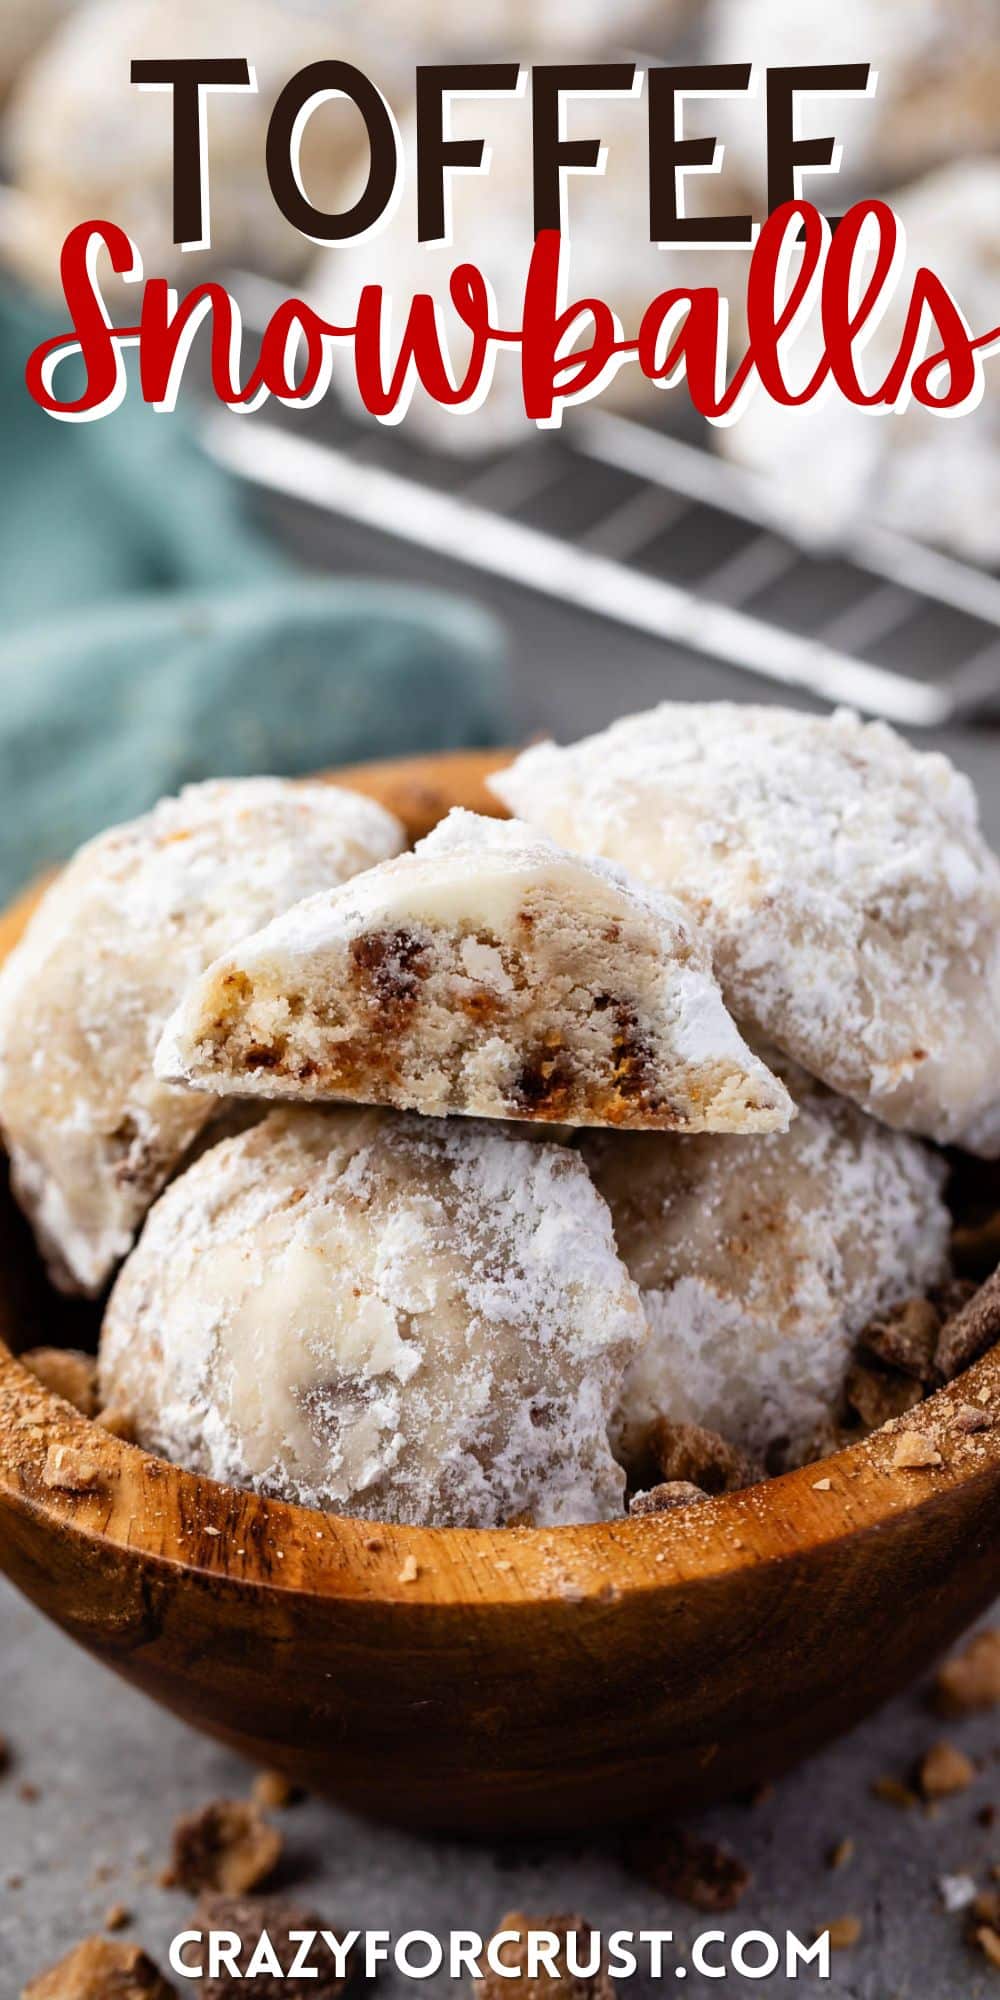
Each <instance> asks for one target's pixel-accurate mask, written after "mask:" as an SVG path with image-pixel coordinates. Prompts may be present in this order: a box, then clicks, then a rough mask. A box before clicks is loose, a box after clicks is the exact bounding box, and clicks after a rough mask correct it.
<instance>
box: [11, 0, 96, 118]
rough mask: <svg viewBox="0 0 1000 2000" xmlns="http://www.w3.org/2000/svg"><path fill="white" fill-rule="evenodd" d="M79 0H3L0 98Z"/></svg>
mask: <svg viewBox="0 0 1000 2000" xmlns="http://www.w3.org/2000/svg"><path fill="white" fill-rule="evenodd" d="M75 4H77V0H4V6H3V22H2V26H0V97H4V96H5V95H6V93H7V91H8V90H9V89H10V87H11V85H12V84H13V83H15V82H16V80H17V78H18V76H19V75H20V73H21V71H22V69H23V68H24V65H25V63H26V62H29V61H30V59H31V57H32V56H33V55H34V54H35V52H36V50H37V49H39V48H40V47H41V45H42V43H43V42H44V40H45V37H46V36H47V35H50V34H51V33H52V32H53V29H54V28H56V27H57V26H58V25H59V23H60V22H61V21H62V20H63V18H64V17H65V15H66V14H68V12H69V10H70V8H71V7H72V6H74V5H75Z"/></svg>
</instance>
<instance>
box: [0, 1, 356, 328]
mask: <svg viewBox="0 0 1000 2000" xmlns="http://www.w3.org/2000/svg"><path fill="white" fill-rule="evenodd" d="M20 5H21V0H17V6H18V9H19V8H20ZM165 54H169V55H170V56H171V57H174V58H176V57H185V58H194V57H205V58H212V57H218V56H227V55H228V56H245V57H246V59H247V61H248V62H249V63H250V64H251V65H252V67H253V69H254V71H255V73H256V79H257V90H256V92H249V91H243V90H240V91H232V92H230V91H212V92H211V93H210V95H209V97H208V100H207V132H208V143H209V167H210V179H209V189H210V193H209V208H210V223H211V239H212V241H211V249H210V250H206V251H204V252H200V253H190V252H188V253H183V254H182V252H181V251H180V249H179V248H178V246H177V245H176V244H175V243H174V242H173V105H172V100H171V94H170V92H169V91H166V90H164V91H154V92H149V91H145V90H139V89H138V88H136V87H135V86H133V84H132V83H131V81H130V75H131V64H132V61H133V60H134V59H136V58H143V57H145V58H152V57H162V56H164V55H165ZM333 56H338V57H340V58H342V59H345V60H348V61H354V62H356V63H358V64H359V66H360V67H361V68H366V56H365V51H364V49H363V48H361V47H359V46H358V45H357V43H356V42H355V41H354V39H353V36H352V35H351V32H350V29H349V28H348V29H347V30H345V28H344V26H343V24H342V22H340V21H339V20H338V22H337V23H336V25H335V27H331V23H330V21H329V19H328V18H326V17H325V16H324V15H323V14H322V13H321V12H320V10H319V9H318V8H315V7H313V6H310V5H308V4H306V0H280V4H279V0H242V5H241V6H240V8H239V10H238V13H237V12H234V9H233V7H232V5H231V4H230V0H93V4H88V5H85V6H78V7H77V8H76V9H75V10H74V11H73V12H71V13H70V14H69V15H68V16H67V18H66V20H65V21H64V22H63V24H62V25H61V27H60V28H59V29H58V30H57V31H56V32H55V33H53V34H52V36H51V37H50V39H49V40H48V41H47V42H46V44H45V47H44V49H43V50H42V51H41V53H40V54H39V55H38V56H37V58H36V60H35V61H34V62H33V63H32V64H31V65H30V66H29V67H28V68H27V69H26V70H25V72H24V74H23V76H22V78H21V80H20V83H19V85H18V87H17V89H16V90H15V92H14V93H13V95H12V98H11V101H10V105H9V108H8V116H7V121H6V140H5V150H6V155H7V162H8V170H9V174H10V178H11V181H12V184H13V188H14V191H15V194H16V196H17V214H16V224H17V226H16V230H10V231H7V232H6V233H7V237H8V241H7V244H6V249H7V254H8V257H9V258H12V259H13V261H14V262H15V264H16V267H17V270H18V273H19V275H20V276H21V277H22V278H24V279H26V280H27V281H28V282H30V283H32V284H34V285H36V286H39V287H41V288H42V289H44V290H53V289H55V288H56V287H57V285H58V276H59V252H60V249H61V247H62V243H63V240H64V238H65V237H66V235H67V233H68V232H69V230H70V229H72V228H73V227H74V226H75V225H76V224H77V223H79V222H81V221H83V220H96V219H102V220H104V219H107V220H109V221H112V222H116V223H118V224H119V225H120V226H121V227H122V228H123V229H126V230H127V231H128V233H129V235H130V236H131V237H132V238H133V239H134V241H135V242H137V243H138V246H139V249H140V251H141V253H142V257H143V263H144V267H145V272H146V275H147V276H158V277H168V278H178V277H180V276H183V277H184V279H185V282H186V284H187V285H190V284H194V283H196V282H197V281H198V280H199V279H200V278H203V277H204V276H205V275H206V273H207V272H208V271H209V270H213V269H216V268H218V267H220V266H222V265H225V264H227V263H246V264H248V265H249V266H250V268H251V269H254V270H260V271H265V272H267V273H273V274H274V275H276V276H288V275H293V274H294V273H295V272H296V271H297V270H298V269H300V268H301V267H302V265H303V264H304V263H305V262H306V261H307V259H308V257H309V256H310V254H311V245H310V244H309V242H308V241H307V239H306V238H305V237H303V236H301V235H300V234H299V233H298V231H297V230H295V229H294V228H292V226H291V224H289V223H288V222H286V221H285V219H284V217H283V216H282V215H281V213H280V211H279V209H278V207H277V206H276V204H275V201H274V198H273V196H272V194H271V190H270V187H269V185H268V180H267V172H266V165H265V142H266V136H267V128H268V124H269V121H270V117H271V113H272V111H273V108H274V105H275V102H276V100H277V98H278V97H279V95H280V93H281V91H282V90H283V88H284V86H285V84H286V83H287V82H288V80H289V78H290V77H292V76H293V75H294V74H295V72H296V71H297V70H299V69H302V68H303V67H304V66H305V65H306V64H307V63H312V62H318V61H321V60H324V59H328V58H330V57H333ZM368 67H374V65H368ZM379 80H380V81H381V80H382V79H381V78H380V79H379ZM386 87H387V85H386V84H385V83H383V88H386ZM367 171H368V157H367V144H366V134H365V127H364V123H363V120H362V118H361V115H360V112H359V111H358V110H357V108H356V106H355V105H353V104H352V103H350V102H348V101H346V100H339V101H336V102H332V103H328V104H324V105H322V106H320V108H319V109H318V110H317V112H316V113H315V115H314V116H313V117H312V118H311V119H310V121H309V124H308V128H307V130H306V133H305V136H304V139H303V144H302V175H303V180H304V183H305V185H306V187H307V188H308V190H309V194H310V198H311V199H312V201H313V202H314V203H315V204H316V206H317V207H320V208H323V207H327V206H329V205H331V203H332V201H333V198H334V195H335V194H336V196H337V198H339V199H341V200H343V201H344V203H345V205H348V204H350V203H352V202H353V201H354V200H356V199H357V196H358V195H359V194H360V193H361V192H362V189H363V188H364V185H365V180H366V178H367Z"/></svg>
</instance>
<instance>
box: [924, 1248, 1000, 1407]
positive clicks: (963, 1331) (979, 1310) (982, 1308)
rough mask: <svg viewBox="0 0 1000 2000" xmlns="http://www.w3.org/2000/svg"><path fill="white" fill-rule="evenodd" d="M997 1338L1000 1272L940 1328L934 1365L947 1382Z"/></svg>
mask: <svg viewBox="0 0 1000 2000" xmlns="http://www.w3.org/2000/svg"><path fill="white" fill-rule="evenodd" d="M998 1340H1000V1271H994V1273H993V1276H992V1277H991V1278H987V1280H986V1283H985V1284H984V1285H980V1287H979V1290H978V1291H977V1292H975V1293H974V1294H973V1296H972V1298H971V1299H970V1300H969V1301H968V1304H967V1305H964V1306H962V1307H961V1308H960V1310H959V1311H958V1312H957V1313H954V1314H953V1315H952V1317H951V1319H948V1320H946V1321H945V1323H944V1326H943V1327H942V1328H941V1335H940V1339H939V1340H938V1344H937V1351H936V1354H935V1364H936V1367H937V1370H938V1373H939V1375H943V1377H944V1379H945V1381H946V1382H951V1381H953V1380H954V1378H955V1376H956V1375H961V1373H962V1371H963V1369H966V1368H971V1366H972V1363H973V1362H974V1361H979V1360H981V1358H982V1356H983V1355H984V1354H987V1353H988V1352H989V1349H990V1348H991V1347H995V1346H996V1343H997V1341H998Z"/></svg>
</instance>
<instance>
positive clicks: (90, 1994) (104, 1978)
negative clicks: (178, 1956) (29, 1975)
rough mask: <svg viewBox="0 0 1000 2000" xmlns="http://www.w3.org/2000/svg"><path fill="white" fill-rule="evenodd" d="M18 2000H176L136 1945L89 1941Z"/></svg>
mask: <svg viewBox="0 0 1000 2000" xmlns="http://www.w3.org/2000/svg"><path fill="white" fill-rule="evenodd" d="M21 2000H177V1993H176V1988H175V1987H173V1986H168V1985H167V1982H166V1980H165V1979H164V1977H163V1975H162V1973H161V1972H159V1971H158V1970H157V1968H156V1966H155V1965H154V1964H153V1961H152V1959H151V1958H147V1957H146V1954H145V1952H144V1951H140V1950H139V1948H138V1946H137V1945H134V1944H110V1943H109V1942H108V1940H107V1938H98V1937H91V1938H84V1939H83V1942H82V1943H81V1944H78V1945H75V1946H74V1948H73V1950H72V1951H71V1952H68V1953H67V1955H66V1957H65V1958H61V1959H60V1960H59V1963H58V1965H51V1966H49V1968H48V1970H47V1971H46V1972H40V1973H39V1974H38V1976H37V1978H35V1979H32V1980H30V1981H29V1983H28V1985H27V1986H26V1987H25V1988H24V1991H23V1993H22V1995H21Z"/></svg>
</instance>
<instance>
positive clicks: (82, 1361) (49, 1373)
mask: <svg viewBox="0 0 1000 2000" xmlns="http://www.w3.org/2000/svg"><path fill="white" fill-rule="evenodd" d="M20 1360H21V1364H22V1366H23V1367H24V1368H29V1369H30V1370H31V1373H32V1375H34V1376H35V1377H36V1378H37V1380H38V1381H39V1382H40V1383H41V1384H42V1387H43V1389H49V1390H51V1392H52V1394H53V1395H54V1396H62V1398H63V1400H64V1402H67V1403H72V1405H73V1408H74V1410H79V1412H80V1415H81V1416H82V1417H93V1416H95V1415H96V1414H97V1362H96V1360H95V1358H94V1356H93V1355H92V1354H81V1353H79V1352H78V1350H77V1349H76V1348H72V1347H32V1348H29V1349H28V1351H27V1353H26V1354H22V1355H21V1356H20Z"/></svg>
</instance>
